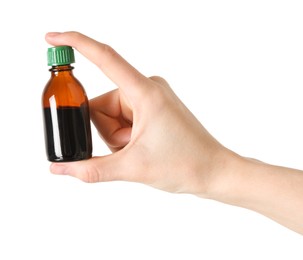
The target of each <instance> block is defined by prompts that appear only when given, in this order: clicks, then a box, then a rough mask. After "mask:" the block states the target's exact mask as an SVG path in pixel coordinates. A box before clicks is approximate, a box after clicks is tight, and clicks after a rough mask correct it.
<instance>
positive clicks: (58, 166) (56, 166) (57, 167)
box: [50, 163, 67, 174]
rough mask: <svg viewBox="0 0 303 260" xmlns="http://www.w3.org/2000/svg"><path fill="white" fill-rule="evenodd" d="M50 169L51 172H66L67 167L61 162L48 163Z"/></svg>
mask: <svg viewBox="0 0 303 260" xmlns="http://www.w3.org/2000/svg"><path fill="white" fill-rule="evenodd" d="M50 171H51V173H53V174H67V167H66V165H65V164H63V163H52V164H51V165H50Z"/></svg>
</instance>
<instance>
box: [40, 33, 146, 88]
mask: <svg viewBox="0 0 303 260" xmlns="http://www.w3.org/2000/svg"><path fill="white" fill-rule="evenodd" d="M45 39H46V41H47V42H48V43H49V44H51V45H55V46H57V45H69V46H72V47H74V48H75V49H76V50H78V51H79V52H80V53H81V54H82V55H83V56H85V57H86V58H87V59H89V60H90V61H92V62H93V63H94V64H96V65H97V66H98V67H99V68H100V69H101V70H102V71H103V73H104V74H105V75H106V76H107V77H108V78H110V79H111V80H112V81H113V82H114V83H115V84H116V85H117V86H118V87H119V88H122V89H125V90H134V89H138V88H142V87H143V86H144V85H145V84H142V82H144V81H145V80H147V78H146V77H145V76H143V75H142V74H141V73H140V72H139V71H138V70H136V69H135V68H134V67H133V66H131V65H130V64H129V63H128V62H127V61H126V60H125V59H123V58H122V57H121V56H120V55H119V54H118V53H117V52H116V51H115V50H114V49H113V48H111V47H110V46H108V45H106V44H103V43H100V42H98V41H96V40H94V39H92V38H89V37H88V36H86V35H83V34H81V33H78V32H64V33H47V34H46V36H45Z"/></svg>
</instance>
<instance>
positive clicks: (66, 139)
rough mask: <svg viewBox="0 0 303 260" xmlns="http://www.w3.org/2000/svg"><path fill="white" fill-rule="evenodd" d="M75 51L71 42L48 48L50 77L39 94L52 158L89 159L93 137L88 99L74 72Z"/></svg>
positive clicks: (60, 160)
mask: <svg viewBox="0 0 303 260" xmlns="http://www.w3.org/2000/svg"><path fill="white" fill-rule="evenodd" d="M74 62H75V58H74V51H73V49H72V48H71V47H70V46H57V47H52V48H49V49H48V65H49V66H51V68H50V72H51V77H50V80H49V81H48V83H47V84H46V86H45V88H44V91H43V94H42V106H43V119H44V135H45V146H46V153H47V158H48V160H49V161H52V162H68V161H78V160H83V159H88V158H90V157H91V156H92V138H91V127H90V117H89V106H88V99H87V96H86V93H85V90H84V88H83V86H82V85H81V83H80V82H79V81H78V80H77V79H76V78H75V77H74V75H73V72H72V70H73V67H72V66H71V65H70V64H71V63H74Z"/></svg>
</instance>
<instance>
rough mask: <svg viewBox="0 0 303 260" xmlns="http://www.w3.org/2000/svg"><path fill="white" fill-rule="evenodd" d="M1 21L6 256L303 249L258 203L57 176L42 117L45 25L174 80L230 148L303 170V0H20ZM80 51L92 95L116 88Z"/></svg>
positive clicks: (261, 253) (293, 252)
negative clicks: (245, 205)
mask: <svg viewBox="0 0 303 260" xmlns="http://www.w3.org/2000/svg"><path fill="white" fill-rule="evenodd" d="M0 26H1V32H0V33H1V41H0V47H1V49H0V51H1V55H0V68H1V72H0V73H1V74H0V75H1V78H0V88H1V102H0V106H1V109H0V118H1V128H0V129H1V130H0V131H1V135H0V138H1V139H0V144H1V146H0V147H1V149H0V152H1V159H0V160H1V161H0V162H1V164H0V165H1V168H0V259H3V260H10V259H14V260H15V259H31V260H36V259H37V260H38V259H39V260H41V259H43V260H48V259H50V260H54V259H56V260H63V259H64V260H66V259H73V260H75V259H91V260H94V259H107V260H111V259H133V260H135V259H140V260H142V259H188V260H191V259H302V258H303V237H302V236H300V235H298V234H296V233H294V232H292V231H290V230H288V229H286V228H284V227H282V226H280V225H278V224H276V223H274V222H272V221H271V220H269V219H267V218H265V217H263V216H261V215H259V214H257V213H254V212H251V211H248V210H245V209H241V208H236V207H232V206H228V205H224V204H221V203H218V202H215V201H207V200H203V199H200V198H196V197H194V196H191V195H174V194H169V193H166V192H162V191H159V190H155V189H152V188H150V187H147V186H144V185H141V184H134V183H125V182H114V183H97V184H85V183H82V182H81V181H79V180H76V179H73V178H70V177H67V176H65V177H64V176H54V175H52V174H50V173H49V162H47V161H46V156H45V148H44V137H43V126H42V117H41V116H42V113H41V94H42V91H43V88H44V85H45V84H46V82H47V81H48V79H49V72H48V67H47V65H46V49H47V48H48V47H49V46H48V45H47V43H46V42H45V40H44V35H45V33H46V32H49V31H67V30H76V31H80V32H82V33H84V34H87V35H89V36H91V37H93V38H95V39H97V40H99V41H102V42H105V43H107V44H109V45H111V46H112V47H114V48H115V49H116V50H117V51H118V52H119V53H120V54H121V55H122V56H124V57H125V58H126V59H127V60H128V61H129V62H130V63H131V64H133V65H134V66H135V67H136V68H138V69H139V70H140V71H141V72H142V73H144V74H145V75H147V76H152V75H161V76H162V77H164V78H166V79H167V81H168V82H169V83H170V84H171V86H172V88H173V89H174V90H175V92H176V93H177V94H178V96H179V97H180V98H181V99H182V100H183V101H184V103H185V104H186V105H187V106H188V107H189V109H190V110H192V111H193V113H194V114H195V115H196V116H197V118H198V119H199V120H200V121H201V122H202V123H203V125H204V126H205V127H206V128H207V129H208V130H209V131H210V132H211V133H212V134H213V135H214V136H215V137H216V138H217V139H218V140H219V141H220V142H221V143H222V144H224V145H225V146H227V147H228V148H230V149H232V150H234V151H235V152H237V153H239V154H241V155H243V156H250V157H254V158H257V159H260V160H263V161H265V162H268V163H272V164H278V165H284V166H288V167H293V168H299V169H303V157H302V155H303V137H302V134H303V120H302V116H303V102H302V99H303V96H302V95H303V94H302V93H303V92H302V88H303V36H302V33H303V5H302V1H291V0H288V1H279V0H275V1H268V0H262V1H259V0H256V1H240V0H239V1H235V0H232V1H224V0H222V1H198V0H197V1H194V0H186V1H178V0H176V1H164V0H161V1H160V0H153V1H142V0H141V1H139V0H137V1H136V0H128V1H124V0H120V1H115V0H107V1H104V0H100V1H90V0H86V1H57V0H53V1H47V2H46V1H34V0H28V1H21V0H17V1H13V0H12V1H2V2H1V4H0ZM76 62H77V63H76V64H75V70H74V73H75V75H76V76H77V77H78V79H79V80H80V81H81V82H82V84H83V85H84V86H85V88H86V91H87V94H88V96H89V98H92V97H94V96H96V95H99V94H102V93H105V92H107V91H108V90H110V89H112V88H114V87H115V86H114V85H113V84H112V83H111V82H110V81H109V80H108V79H106V78H105V76H104V75H103V74H102V73H101V72H99V70H98V69H97V68H96V67H95V66H94V65H93V64H91V63H90V62H88V61H87V60H86V59H84V58H83V57H82V56H81V55H80V54H79V53H76ZM93 138H94V140H93V141H94V154H95V155H104V154H107V153H108V150H107V148H106V147H105V146H104V144H103V143H102V141H101V140H99V139H98V137H97V135H96V132H95V131H94V137H93ZM302 188H303V187H302Z"/></svg>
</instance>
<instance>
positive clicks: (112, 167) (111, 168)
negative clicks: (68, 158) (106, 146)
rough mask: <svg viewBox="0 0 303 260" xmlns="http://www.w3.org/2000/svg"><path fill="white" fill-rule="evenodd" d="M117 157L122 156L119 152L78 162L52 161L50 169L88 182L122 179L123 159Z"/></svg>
mask: <svg viewBox="0 0 303 260" xmlns="http://www.w3.org/2000/svg"><path fill="white" fill-rule="evenodd" d="M117 157H120V156H119V152H117V153H114V154H111V155H107V156H102V157H93V158H91V159H88V160H82V161H76V162H60V163H52V164H51V165H50V171H51V172H52V173H53V174H58V175H69V176H72V177H75V178H77V179H80V180H82V181H84V182H88V183H94V182H104V181H114V180H122V179H124V178H122V176H121V174H122V173H124V174H123V175H125V169H124V170H123V169H122V165H121V163H120V162H121V161H122V160H119V158H117Z"/></svg>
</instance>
